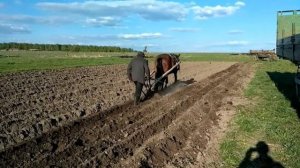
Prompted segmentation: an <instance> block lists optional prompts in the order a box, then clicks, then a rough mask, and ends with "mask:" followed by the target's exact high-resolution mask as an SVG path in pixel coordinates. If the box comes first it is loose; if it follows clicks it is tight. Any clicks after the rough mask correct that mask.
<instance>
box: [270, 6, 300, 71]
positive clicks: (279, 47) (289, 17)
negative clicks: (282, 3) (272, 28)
mask: <svg viewBox="0 0 300 168" xmlns="http://www.w3.org/2000/svg"><path fill="white" fill-rule="evenodd" d="M276 54H277V56H278V57H279V58H284V59H288V60H290V61H292V62H294V63H295V64H297V65H299V64H300V10H290V11H279V12H277V41H276Z"/></svg>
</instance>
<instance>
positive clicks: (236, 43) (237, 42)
mask: <svg viewBox="0 0 300 168" xmlns="http://www.w3.org/2000/svg"><path fill="white" fill-rule="evenodd" d="M248 44H249V42H248V41H228V42H227V43H225V45H229V46H245V45H248Z"/></svg>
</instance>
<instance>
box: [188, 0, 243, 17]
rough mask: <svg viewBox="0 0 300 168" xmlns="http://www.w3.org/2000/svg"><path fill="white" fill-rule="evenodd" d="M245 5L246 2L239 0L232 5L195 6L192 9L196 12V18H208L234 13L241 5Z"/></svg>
mask: <svg viewBox="0 0 300 168" xmlns="http://www.w3.org/2000/svg"><path fill="white" fill-rule="evenodd" d="M243 6H245V3H244V2H241V1H238V2H236V3H235V4H234V5H232V6H221V5H217V6H204V7H201V6H197V5H196V6H194V7H192V10H193V12H194V14H195V15H196V19H199V20H201V19H208V18H211V17H222V16H227V15H232V14H233V13H235V12H236V11H237V10H239V9H240V8H241V7H243Z"/></svg>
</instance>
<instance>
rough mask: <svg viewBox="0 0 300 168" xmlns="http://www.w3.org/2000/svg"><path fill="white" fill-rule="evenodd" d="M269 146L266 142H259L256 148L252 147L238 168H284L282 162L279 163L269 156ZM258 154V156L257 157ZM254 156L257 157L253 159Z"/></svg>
mask: <svg viewBox="0 0 300 168" xmlns="http://www.w3.org/2000/svg"><path fill="white" fill-rule="evenodd" d="M269 150H270V149H269V146H268V145H267V144H266V143H265V142H264V141H259V142H258V143H257V144H256V146H255V147H250V148H249V149H248V150H247V152H246V154H245V157H244V159H243V160H242V162H241V163H240V164H239V166H238V168H248V167H270V168H284V167H283V165H282V164H281V163H280V162H277V161H275V160H273V159H272V157H271V156H269V155H268V152H269ZM255 154H256V155H255ZM253 155H255V156H256V157H255V158H253Z"/></svg>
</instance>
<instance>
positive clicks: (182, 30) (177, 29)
mask: <svg viewBox="0 0 300 168" xmlns="http://www.w3.org/2000/svg"><path fill="white" fill-rule="evenodd" d="M169 30H171V31H175V32H197V31H199V29H198V28H187V27H173V28H170V29H169Z"/></svg>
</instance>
